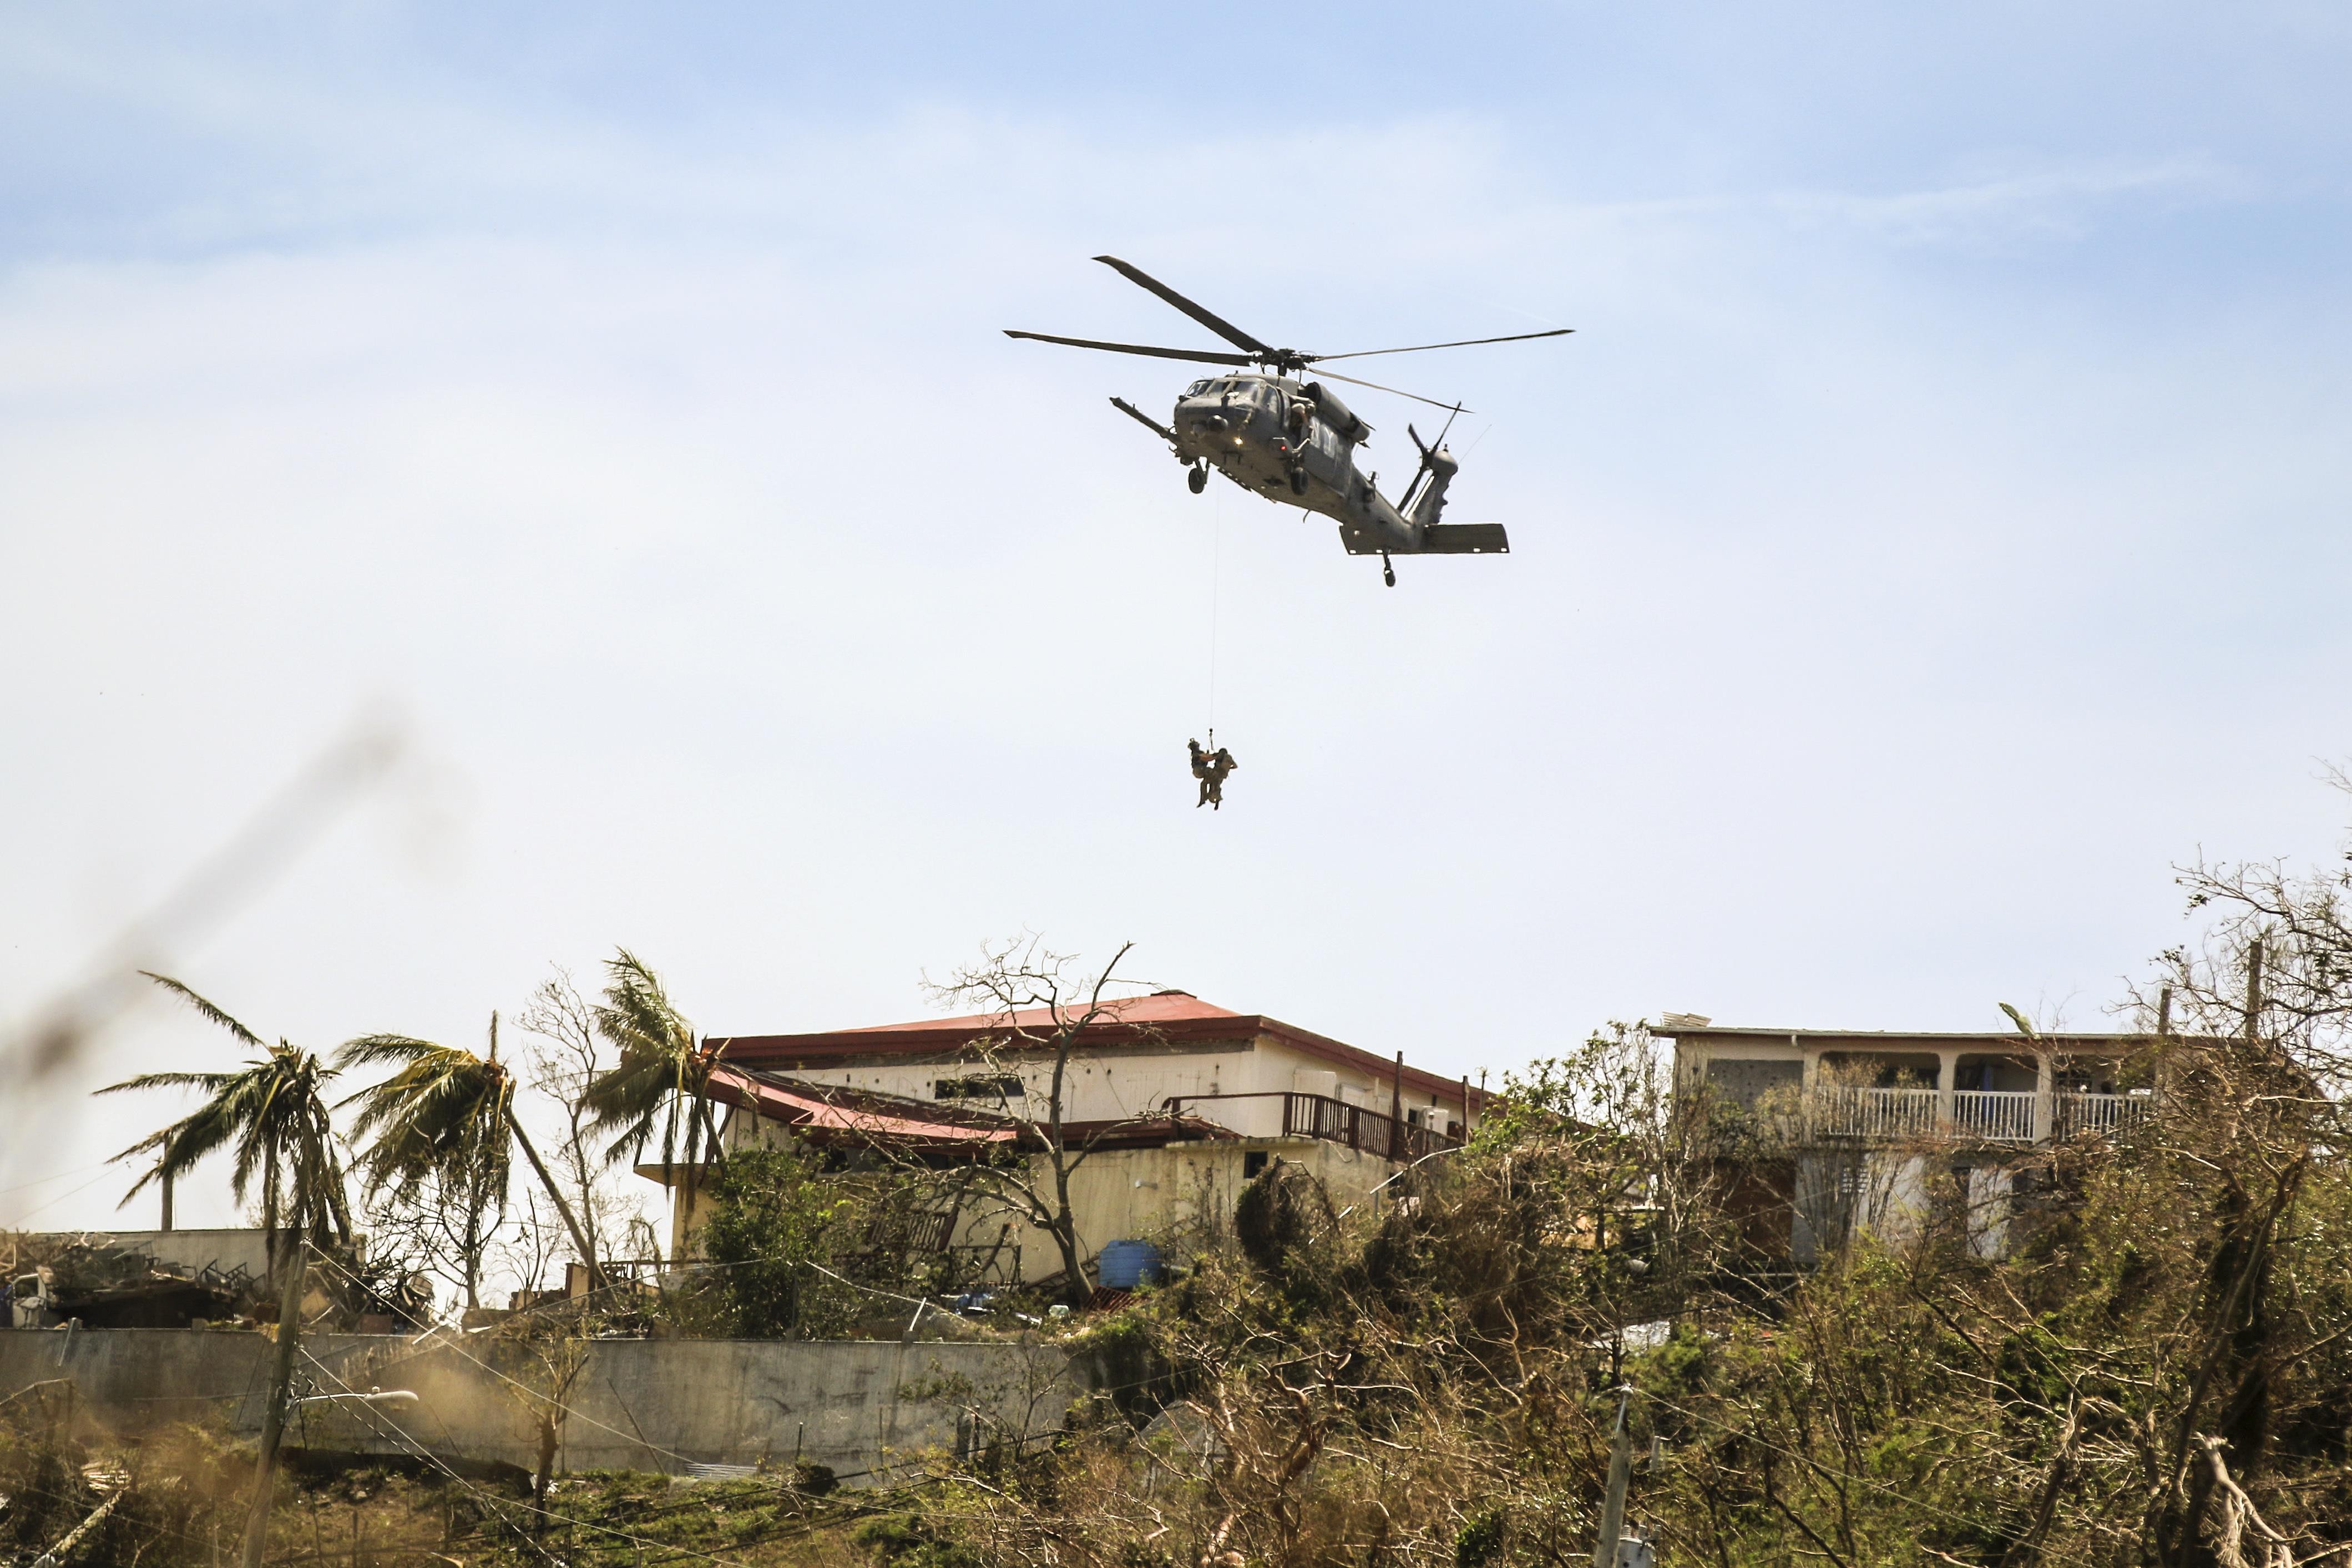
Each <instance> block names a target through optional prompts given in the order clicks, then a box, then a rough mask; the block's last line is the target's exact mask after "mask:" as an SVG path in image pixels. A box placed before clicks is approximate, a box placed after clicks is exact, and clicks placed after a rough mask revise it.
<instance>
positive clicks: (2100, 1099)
mask: <svg viewBox="0 0 2352 1568" xmlns="http://www.w3.org/2000/svg"><path fill="white" fill-rule="evenodd" d="M2057 1100H2058V1106H2057V1111H2058V1136H2059V1137H2061V1138H2084V1137H2090V1138H2099V1137H2105V1136H2106V1135H2107V1134H2109V1133H2114V1132H2128V1131H2131V1130H2132V1129H2133V1128H2135V1127H2137V1126H2138V1125H2139V1124H2140V1123H2141V1122H2143V1121H2147V1113H2148V1110H2149V1108H2150V1107H2151V1106H2152V1105H2153V1104H2154V1103H2155V1100H2154V1097H2153V1096H2150V1095H2146V1094H2062V1095H2059V1096H2057Z"/></svg>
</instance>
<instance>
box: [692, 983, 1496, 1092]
mask: <svg viewBox="0 0 2352 1568" xmlns="http://www.w3.org/2000/svg"><path fill="white" fill-rule="evenodd" d="M1103 1010H1104V1011H1105V1012H1106V1013H1108V1014H1114V1015H1115V1016H1116V1018H1117V1021H1116V1022H1115V1023H1108V1024H1096V1025H1094V1026H1089V1027H1088V1028H1087V1030H1086V1031H1085V1032H1084V1033H1083V1034H1081V1035H1080V1036H1079V1037H1078V1042H1079V1044H1080V1045H1081V1046H1082V1047H1086V1048H1087V1049H1089V1050H1103V1049H1110V1050H1116V1049H1118V1047H1120V1046H1122V1045H1146V1044H1156V1043H1160V1042H1168V1043H1174V1042H1179V1041H1187V1040H1194V1041H1201V1042H1203V1043H1206V1042H1209V1041H1217V1040H1247V1039H1255V1037H1258V1036H1259V1035H1271V1036H1273V1037H1275V1038H1276V1039H1277V1040H1279V1041H1281V1042H1282V1043H1283V1044H1284V1045H1286V1046H1288V1047H1290V1048H1291V1049H1293V1050H1296V1051H1297V1052H1299V1053H1300V1054H1302V1055H1304V1056H1309V1057H1315V1058H1320V1059H1321V1060H1324V1061H1328V1062H1330V1063H1333V1064H1334V1065H1336V1066H1339V1067H1346V1068H1353V1069H1355V1070H1356V1071H1358V1072H1360V1073H1364V1074H1366V1075H1368V1076H1369V1077H1370V1078H1371V1079H1373V1081H1375V1082H1376V1083H1387V1082H1389V1081H1391V1079H1394V1077H1395V1076H1396V1071H1397V1068H1396V1063H1395V1062H1394V1061H1393V1060H1383V1059H1382V1058H1380V1057H1376V1056H1374V1055H1373V1054H1372V1053H1371V1052H1370V1051H1366V1050H1360V1049H1358V1048H1357V1047H1354V1046H1350V1045H1346V1044H1343V1043H1342V1042H1340V1041H1339V1040H1334V1039H1331V1038H1329V1037H1326V1036H1323V1035H1318V1034H1315V1033H1313V1032H1311V1031H1309V1030H1307V1029H1302V1028H1299V1027H1298V1026H1296V1025H1293V1024H1286V1023H1284V1022H1283V1021H1282V1020H1281V1019H1279V1018H1270V1017H1267V1016H1265V1014H1263V1013H1236V1012H1234V1011H1233V1010H1232V1009H1230V1008H1226V1007H1220V1006H1218V1005H1216V1004H1214V1003H1213V1002H1203V1001H1202V1000H1201V999H1200V998H1199V997H1197V996H1192V995H1188V994H1185V993H1184V992H1181V991H1162V992H1160V993H1158V994H1154V995H1150V996H1129V997H1120V998H1117V999H1115V1000H1112V1001H1108V1002H1106V1003H1105V1004H1104V1005H1103ZM1051 1026H1052V1016H1051V1014H1050V1013H1049V1012H1048V1011H1047V1010H1046V1009H1045V1008H1043V1007H1038V1008H1031V1009H1025V1010H1024V1011H1022V1012H1020V1013H1017V1014H1013V1015H1011V1016H1007V1015H1005V1014H1003V1013H974V1014H971V1015H968V1016H964V1017H961V1018H920V1019H917V1020H916V1021H914V1022H912V1023H907V1024H869V1025H866V1026H864V1027H861V1028H855V1029H831V1030H825V1031H823V1032H820V1033H816V1034H807V1035H713V1036H711V1037H709V1038H708V1039H706V1040H705V1041H704V1042H703V1044H704V1045H705V1046H707V1047H711V1048H713V1049H715V1050H718V1051H719V1052H721V1053H722V1054H723V1055H724V1056H725V1058H726V1059H727V1060H729V1061H730V1062H741V1063H743V1064H744V1065H745V1066H747V1067H760V1068H784V1069H792V1070H800V1071H807V1070H810V1069H812V1068H826V1067H832V1066H836V1065H839V1064H841V1063H845V1062H849V1061H854V1060H861V1059H870V1058H876V1057H896V1056H908V1057H919V1056H943V1057H951V1056H953V1055H955V1054H957V1053H958V1052H961V1051H964V1050H968V1049H970V1048H971V1046H972V1045H973V1044H974V1043H975V1042H977V1041H980V1040H982V1039H985V1038H987V1037H990V1036H992V1035H996V1036H1002V1035H1003V1034H1005V1033H1007V1032H1008V1030H1010V1029H1012V1028H1014V1027H1020V1028H1027V1029H1032V1030H1044V1029H1047V1028H1050V1027H1051ZM1404 1083H1405V1087H1406V1088H1407V1089H1412V1090H1414V1091H1415V1092H1416V1093H1420V1094H1433V1095H1437V1096H1440V1097H1441V1098H1449V1097H1450V1098H1458V1097H1459V1096H1460V1095H1461V1094H1462V1092H1463V1089H1464V1085H1463V1084H1462V1082H1461V1081H1460V1080H1458V1079H1448V1078H1440V1077H1438V1076H1437V1075H1436V1074H1435V1073H1430V1072H1423V1071H1422V1070H1421V1069H1420V1068H1415V1067H1407V1068H1405V1069H1404ZM1469 1096H1470V1103H1471V1106H1472V1108H1473V1109H1475V1108H1476V1107H1477V1105H1478V1104H1479V1103H1480V1100H1481V1096H1480V1094H1479V1092H1478V1090H1477V1089H1475V1088H1473V1089H1470V1090H1469Z"/></svg>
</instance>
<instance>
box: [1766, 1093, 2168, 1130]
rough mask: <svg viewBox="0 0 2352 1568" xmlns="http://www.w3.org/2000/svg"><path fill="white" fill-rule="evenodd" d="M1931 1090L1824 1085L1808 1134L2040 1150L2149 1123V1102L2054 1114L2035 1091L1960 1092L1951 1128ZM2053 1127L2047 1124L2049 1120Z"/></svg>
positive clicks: (2057, 1104)
mask: <svg viewBox="0 0 2352 1568" xmlns="http://www.w3.org/2000/svg"><path fill="white" fill-rule="evenodd" d="M1941 1101H1942V1096H1941V1095H1939V1094H1938V1093H1937V1091H1936V1090H1935V1089H1848V1088H1843V1087H1840V1086H1832V1085H1822V1086H1821V1087H1819V1088H1816V1089H1813V1090H1812V1092H1811V1094H1809V1095H1807V1096H1806V1097H1805V1100H1804V1106H1805V1116H1804V1130H1805V1131H1806V1132H1807V1133H1808V1134H1809V1135H1811V1136H1812V1137H1815V1138H1838V1139H1849V1138H1850V1139H1858V1140H1861V1141H1864V1142H1904V1141H1907V1140H1911V1139H1920V1138H1933V1137H1937V1136H1948V1137H1953V1138H1958V1139H1962V1140H1966V1141H1968V1142H1979V1143H2034V1142H2042V1141H2044V1140H2047V1139H2049V1138H2051V1137H2053V1136H2055V1137H2057V1138H2061V1139H2068V1138H2100V1137H2107V1136H2110V1135H2112V1134H2115V1133H2117V1132H2124V1131H2129V1130H2130V1129H2132V1128H2134V1127H2137V1126H2138V1125H2139V1124H2140V1123H2141V1122H2142V1121H2145V1120H2146V1119H2147V1115H2148V1111H2149V1108H2150V1106H2151V1105H2152V1104H2153V1100H2152V1099H2151V1097H2150V1096H2148V1095H2147V1094H2078V1093H2074V1092H2071V1091H2064V1092H2056V1093H2053V1094H2052V1095H2050V1096H2049V1098H2048V1101H2047V1103H2048V1106H2049V1109H2048V1110H2047V1111H2046V1112H2044V1111H2043V1110H2042V1096H2041V1095H2040V1094H2037V1093H2035V1092H2034V1091H2033V1090H2032V1089H1956V1090H1954V1091H1953V1093H1952V1097H1951V1111H1950V1121H1949V1122H1948V1123H1947V1122H1946V1121H1945V1120H1944V1115H1945V1113H1944V1109H1943V1106H1942V1103H1941ZM2045 1115H2046V1116H2047V1117H2048V1119H2049V1120H2048V1122H2047V1123H2046V1124H2045V1123H2044V1121H2043V1120H2042V1119H2043V1117H2044V1116H2045Z"/></svg>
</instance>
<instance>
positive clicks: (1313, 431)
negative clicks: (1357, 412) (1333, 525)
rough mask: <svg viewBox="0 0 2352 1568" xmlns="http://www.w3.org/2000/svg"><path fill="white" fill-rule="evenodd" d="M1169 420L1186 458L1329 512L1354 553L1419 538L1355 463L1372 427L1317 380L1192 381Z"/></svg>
mask: <svg viewBox="0 0 2352 1568" xmlns="http://www.w3.org/2000/svg"><path fill="white" fill-rule="evenodd" d="M1172 428H1173V429H1174V431H1175V433H1176V441H1175V447H1176V456H1177V458H1179V459H1180V460H1181V461H1183V462H1187V463H1194V462H1204V463H1207V464H1208V465H1209V466H1210V467H1212V468H1215V469H1216V470H1217V471H1218V472H1219V473H1221V474H1223V475H1224V476H1225V477H1226V478H1227V479H1231V480H1233V481H1234V483H1235V484H1237V485H1239V486H1241V487H1242V489H1245V490H1252V491H1255V493H1257V494H1258V495H1261V496H1264V497H1265V499H1266V500H1270V501H1275V502H1277V503H1279V504H1281V505H1284V506H1295V507H1299V508H1301V509H1303V510H1307V511H1311V512H1318V513H1320V514H1321V515H1323V516H1325V517H1328V518H1331V519H1333V520H1334V521H1337V522H1338V523H1339V528H1340V532H1341V534H1342V535H1343V536H1346V537H1347V538H1348V540H1349V548H1350V550H1351V552H1354V553H1358V554H1371V553H1377V552H1380V551H1382V550H1387V551H1391V552H1395V553H1398V554H1411V553H1412V552H1414V551H1415V550H1416V548H1417V547H1418V544H1419V539H1418V531H1417V530H1415V529H1414V528H1413V527H1412V524H1411V523H1409V522H1408V521H1406V520H1405V518H1404V515H1403V514H1402V513H1401V512H1400V511H1398V510H1397V509H1396V508H1395V507H1394V506H1393V505H1391V503H1390V501H1389V500H1388V498H1387V497H1385V496H1383V495H1381V492H1380V488H1379V487H1378V485H1376V484H1375V483H1374V482H1373V477H1372V476H1370V475H1367V474H1365V473H1364V472H1362V471H1361V470H1360V469H1359V468H1357V467H1356V460H1355V453H1356V447H1358V446H1359V445H1360V444H1361V443H1362V441H1363V438H1364V437H1366V436H1368V435H1370V429H1369V427H1368V426H1365V424H1364V423H1363V421H1362V420H1360V419H1359V418H1357V417H1356V416H1354V415H1353V414H1352V413H1350V412H1349V410H1348V408H1347V407H1346V405H1343V404H1340V403H1339V400H1338V399H1337V398H1335V397H1333V396H1332V395H1330V394H1329V393H1328V392H1326V391H1324V390H1323V389H1322V388H1321V387H1319V386H1318V385H1316V384H1312V383H1302V382H1299V381H1295V380H1292V379H1291V378H1289V377H1287V376H1275V375H1263V374H1249V373H1246V372H1234V373H1233V374H1227V375H1218V376H1211V377H1208V378H1206V379H1203V380H1201V381H1196V382H1194V383H1193V384H1192V385H1191V386H1188V387H1186V388H1185V389H1184V393H1183V395H1182V396H1181V397H1179V398H1178V399H1177V400H1176V416H1175V419H1174V421H1173V422H1172ZM1359 540H1360V541H1362V543H1361V544H1360V545H1359V543H1358V541H1359Z"/></svg>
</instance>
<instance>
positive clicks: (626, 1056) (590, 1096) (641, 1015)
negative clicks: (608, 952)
mask: <svg viewBox="0 0 2352 1568" xmlns="http://www.w3.org/2000/svg"><path fill="white" fill-rule="evenodd" d="M604 970H605V973H606V974H607V976H609V979H608V982H607V984H605V987H604V1005H601V1006H599V1007H598V1008H597V1009H596V1032H597V1033H598V1034H600V1035H602V1036H604V1038H605V1040H606V1041H607V1042H609V1043H610V1044H611V1045H612V1046H613V1047H614V1049H616V1050H618V1051H619V1052H620V1060H619V1061H618V1062H616V1063H614V1065H613V1066H612V1067H611V1068H607V1069H605V1070H604V1072H602V1073H599V1074H598V1075H597V1076H596V1077H595V1078H594V1079H592V1080H591V1081H590V1082H589V1085H588V1089H587V1092H586V1094H585V1096H584V1099H585V1100H586V1102H587V1105H588V1110H589V1113H590V1119H589V1125H590V1126H591V1127H593V1128H594V1129H595V1130H596V1131H599V1132H610V1133H612V1134H613V1142H612V1144H611V1146H610V1147H609V1148H608V1149H607V1150H606V1151H605V1157H606V1158H607V1159H610V1160H614V1161H616V1162H617V1161H619V1160H621V1159H622V1158H624V1157H635V1156H636V1155H639V1154H642V1153H643V1152H645V1149H646V1145H647V1144H649V1143H651V1142H653V1141H654V1138H655V1136H656V1133H658V1134H659V1136H660V1139H661V1173H662V1184H663V1185H664V1186H667V1185H669V1184H670V1175H671V1173H672V1172H673V1171H674V1170H675V1169H676V1168H677V1167H678V1166H680V1165H684V1166H686V1167H688V1169H689V1170H691V1169H692V1168H693V1167H694V1166H696V1165H698V1164H700V1163H703V1162H704V1161H705V1160H708V1161H709V1163H712V1164H714V1165H715V1164H718V1163H721V1162H722V1161H723V1160H724V1159H725V1158H726V1155H725V1152H723V1151H722V1150H721V1149H720V1148H719V1129H718V1127H717V1125H716V1124H715V1123H714V1122H713V1121H711V1116H710V1098H709V1090H710V1069H711V1068H713V1067H714V1066H716V1065H717V1061H718V1058H717V1056H716V1055H715V1054H714V1053H712V1052H709V1051H707V1050H705V1049H704V1048H703V1047H702V1045H701V1044H700V1042H699V1041H698V1040H697V1039H696V1038H695V1034H694V1026H693V1025H692V1024H689V1023H688V1022H687V1021H686V1017H685V1016H684V1015H683V1014H681V1013H680V1012H679V1011H678V1010H677V1005H676V1004H675V1003H673V1002H671V1001H670V999H669V993H668V992H667V991H666V990H664V989H663V987H662V983H661V977H660V976H659V975H657V974H656V973H654V972H653V971H652V970H650V969H648V968H646V964H645V963H644V961H643V960H641V959H639V958H638V957H637V955H636V954H635V953H633V952H630V951H629V950H628V949H627V948H622V949H621V950H620V951H619V952H617V953H616V954H614V957H613V958H612V959H611V960H610V961H608V962H607V963H605V965H604ZM679 1202H680V1204H681V1205H682V1207H683V1208H684V1210H685V1211H686V1212H687V1213H688V1214H691V1213H692V1212H693V1209H694V1186H693V1184H692V1183H691V1182H689V1183H688V1185H687V1187H686V1190H685V1192H684V1194H682V1196H681V1197H680V1199H679Z"/></svg>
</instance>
